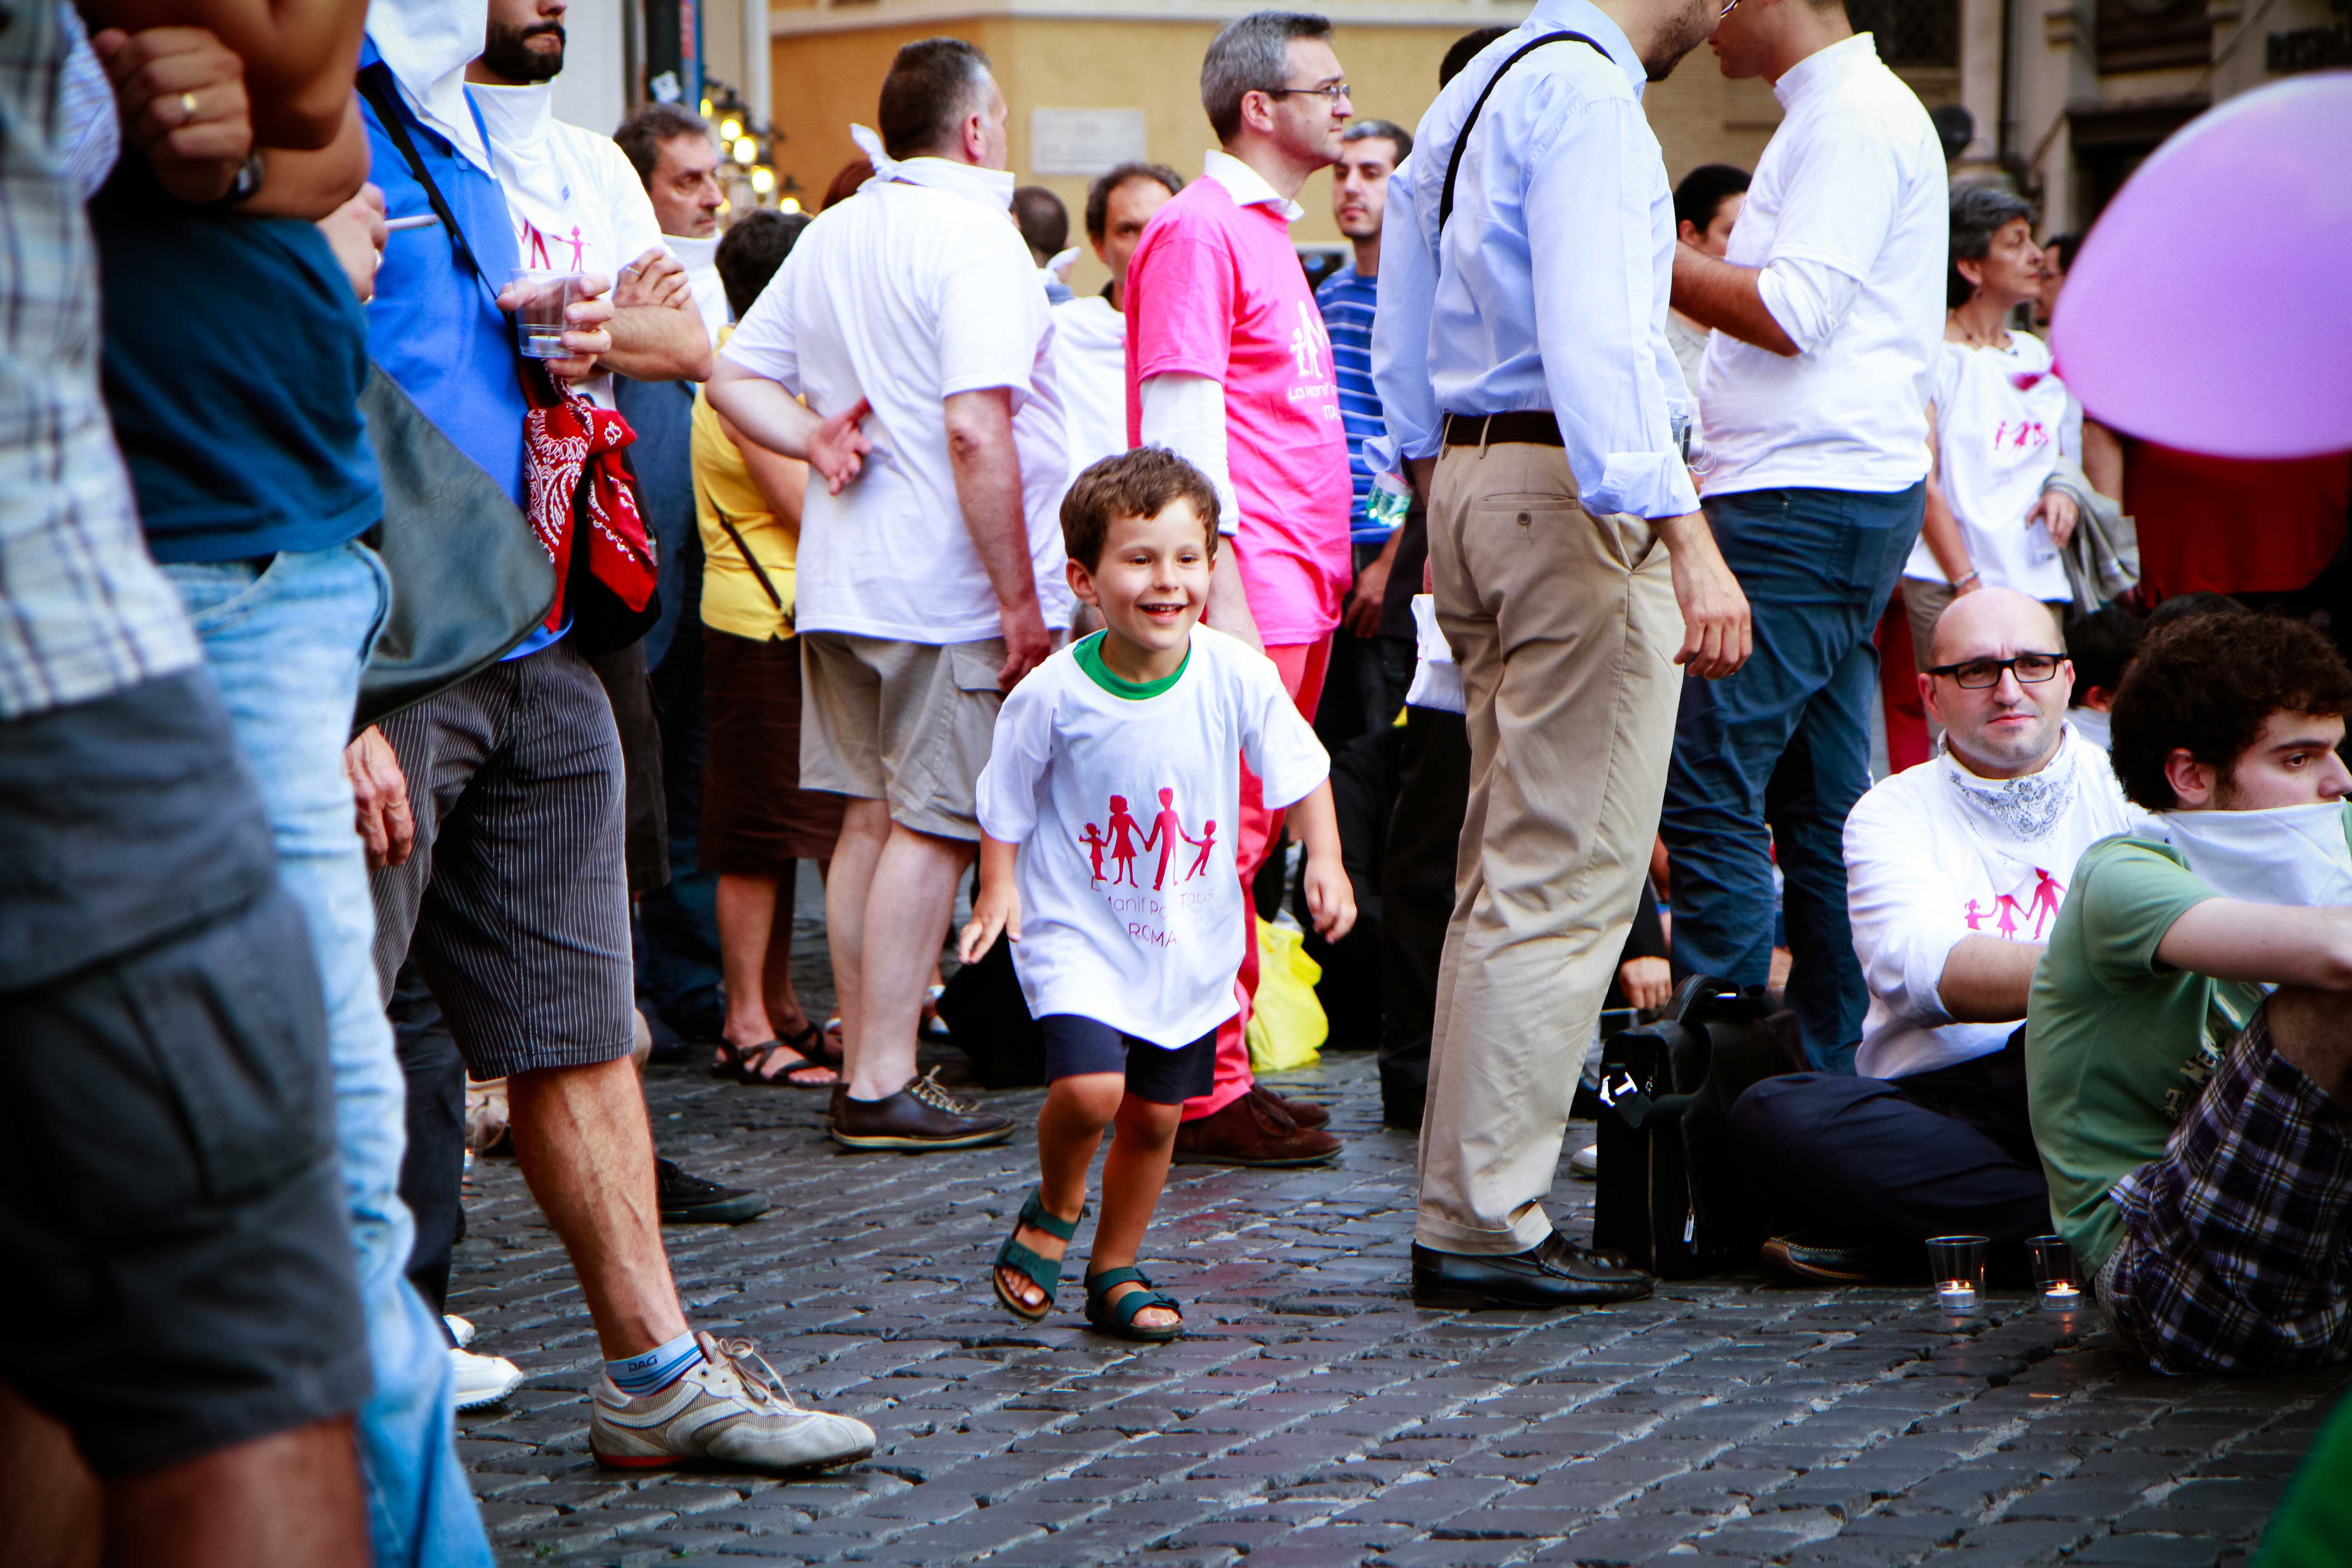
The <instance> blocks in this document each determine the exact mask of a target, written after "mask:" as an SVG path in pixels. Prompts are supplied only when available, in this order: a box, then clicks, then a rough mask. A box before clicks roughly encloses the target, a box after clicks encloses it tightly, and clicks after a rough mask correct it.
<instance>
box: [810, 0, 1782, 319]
mask: <svg viewBox="0 0 2352 1568" xmlns="http://www.w3.org/2000/svg"><path fill="white" fill-rule="evenodd" d="M779 14H780V15H789V14H790V13H789V11H787V10H785V9H784V8H783V7H779ZM1464 31H1465V28H1464V27H1463V26H1459V25H1455V24H1447V25H1444V26H1348V25H1345V24H1341V25H1340V26H1338V27H1337V28H1336V29H1335V31H1334V33H1333V37H1332V46H1333V47H1334V48H1335V49H1337V50H1338V52H1339V63H1340V65H1341V67H1342V68H1344V69H1345V70H1346V71H1347V73H1348V81H1349V86H1350V87H1351V88H1352V89H1353V99H1354V102H1355V108H1356V112H1357V113H1358V114H1359V115H1363V116H1368V117H1376V118H1379V119H1382V120H1393V121H1396V122H1397V123H1399V124H1401V125H1402V126H1404V127H1405V128H1406V129H1408V130H1410V129H1412V127H1413V126H1414V124H1415V123H1416V122H1418V121H1419V120H1420V119H1421V116H1422V114H1423V111H1424V110H1427V109H1428V108H1429V104H1430V100H1432V99H1433V98H1435V97H1436V96H1437V64H1438V61H1439V60H1441V59H1443V58H1444V55H1445V50H1446V48H1447V47H1448V46H1449V45H1451V44H1452V43H1453V41H1454V39H1455V38H1456V37H1460V36H1461V35H1462V33H1463V32H1464ZM1216 32H1217V27H1216V25H1215V24H1211V23H1196V22H1152V21H1099V20H1079V19H1064V18H1058V17H1056V18H1044V17H1029V16H1024V17H986V18H980V19H975V20H967V21H963V22H959V23H955V24H952V25H948V26H938V25H916V26H875V27H861V28H858V29H856V30H843V31H837V32H823V33H802V34H794V35H788V36H783V37H778V38H777V39H776V41H775V49H774V57H773V67H772V71H773V75H772V83H773V91H774V107H773V110H772V119H773V120H774V122H775V125H776V128H777V129H778V130H779V131H781V132H783V140H782V144H781V145H780V146H778V147H777V149H776V154H775V156H776V166H777V170H778V173H779V174H788V175H790V176H791V177H792V178H793V181H794V182H795V183H796V184H797V186H798V189H799V191H800V193H801V195H802V199H803V201H804V202H806V203H807V204H809V205H812V206H814V204H815V201H816V199H817V197H818V196H820V195H822V194H823V193H824V188H825V186H826V184H829V183H830V182H831V180H832V178H833V175H834V173H835V170H837V169H839V168H840V167H841V165H842V164H843V163H846V162H848V161H849V160H850V159H851V158H853V157H855V156H856V151H857V150H856V146H855V144H853V143H852V142H851V141H850V140H849V125H850V122H851V121H857V122H859V123H861V124H866V125H871V124H873V123H874V118H875V104H876V100H877V95H878V94H879V92H880V90H881V85H882V78H883V76H884V74H885V73H886V72H887V70H888V69H889V66H890V59H891V57H892V56H893V55H894V54H896V53H897V52H898V48H899V47H900V46H901V45H904V44H908V43H911V42H913V41H914V40H915V39H917V38H922V37H933V36H935V35H937V34H940V33H946V34H950V35H952V36H954V37H961V38H966V39H969V40H970V41H971V42H972V43H973V44H976V45H978V46H979V47H981V48H982V50H984V51H986V53H987V54H988V56H989V58H991V59H992V61H994V62H995V67H996V78H997V81H998V83H999V84H1000V85H1001V86H1002V87H1003V89H1004V96H1005V98H1006V100H1007V101H1009V102H1010V103H1011V105H1012V109H1013V116H1012V122H1011V132H1012V165H1013V173H1014V174H1016V175H1017V176H1018V177H1019V179H1020V180H1021V183H1022V184H1042V185H1045V186H1046V187H1048V188H1049V189H1051V190H1052V191H1053V192H1054V193H1055V195H1059V196H1060V197H1061V198H1062V200H1063V202H1064V203H1065V204H1066V205H1067V206H1068V207H1069V209H1070V232H1071V237H1072V243H1073V244H1078V245H1083V244H1084V235H1083V232H1082V231H1083V228H1084V225H1083V222H1082V215H1083V212H1084V209H1085V205H1086V194H1087V183H1088V182H1087V178H1086V177H1085V176H1082V175H1075V174H1070V175H1045V176H1039V175H1035V174H1032V173H1031V171H1030V168H1029V114H1030V111H1031V110H1035V109H1141V110H1143V113H1144V126H1145V139H1146V149H1147V156H1149V157H1150V158H1151V159H1152V160H1153V161H1155V162H1158V163H1166V164H1168V165H1170V166H1171V168H1173V169H1175V170H1176V172H1177V173H1178V174H1182V175H1183V176H1184V177H1185V178H1187V179H1191V178H1192V177H1193V176H1194V175H1196V174H1199V173H1200V170H1201V154H1202V153H1203V152H1204V151H1205V150H1207V149H1208V148H1209V147H1211V146H1213V145H1214V144H1215V142H1214V138H1213V136H1212V135H1211V133H1210V131H1209V121H1208V117H1207V116H1206V115H1204V114H1203V113H1202V111H1201V100H1200V72H1201V57H1202V53H1203V52H1204V51H1205V50H1206V49H1207V47H1208V45H1209V40H1210V39H1212V38H1213V37H1216ZM1644 102H1645V105H1646V107H1647V109H1648V110H1649V116H1650V123H1651V126H1652V127H1653V129H1654V130H1655V131H1656V132H1657V136H1658V142H1659V145H1660V147H1661V148H1662V149H1663V151H1664V155H1665V163H1666V173H1667V177H1668V178H1669V179H1679V178H1680V177H1681V176H1682V174H1684V173H1685V171H1687V170H1688V169H1690V168H1691V167H1692V166H1694V165H1696V164H1698V163H1737V164H1738V165H1740V166H1741V167H1743V168H1753V167H1755V164H1756V159H1757V156H1758V155H1759V153H1762V152H1763V150H1764V143H1765V142H1767V141H1768V140H1769V138H1770V136H1771V134H1772V130H1773V128H1774V127H1775V126H1776V125H1778V124H1779V123H1780V105H1779V104H1778V103H1777V102H1776V101H1775V100H1774V99H1773V97H1772V94H1771V92H1770V90H1769V89H1767V88H1766V87H1765V86H1764V85H1763V84H1762V83H1761V82H1757V81H1741V82H1731V81H1726V80H1724V79H1723V77H1722V75H1721V73H1720V72H1718V71H1717V69H1716V66H1715V58H1714V56H1713V55H1712V54H1710V53H1709V52H1708V51H1707V50H1706V48H1705V47H1701V48H1699V49H1698V50H1697V51H1696V52H1695V53H1693V54H1692V56H1691V57H1690V58H1688V59H1686V60H1685V61H1684V62H1683V64H1682V66H1681V68H1679V69H1677V70H1676V71H1675V74H1674V75H1673V76H1672V77H1670V78H1669V79H1666V80H1665V81H1663V82H1654V83H1652V84H1651V86H1650V89H1649V91H1648V95H1647V97H1646V99H1645V100H1644ZM1299 202H1300V204H1301V205H1304V206H1305V207H1306V208H1307V216H1306V217H1305V218H1304V219H1302V220H1300V222H1299V223H1298V224H1297V226H1296V227H1294V228H1293V229H1292V231H1291V232H1292V234H1293V235H1294V236H1295V237H1297V239H1298V240H1300V241H1301V242H1302V243H1305V242H1312V241H1336V240H1338V239H1339V230H1338V229H1337V228H1336V227H1335V226H1333V224H1332V221H1331V181H1330V176H1329V175H1328V174H1318V175H1316V176H1315V177H1314V178H1312V179H1310V180H1309V181H1307V188H1306V190H1305V191H1303V192H1302V193H1300V195H1299ZM1108 276H1109V275H1108V272H1106V271H1105V270H1104V268H1102V266H1101V265H1100V264H1099V263H1097V261H1096V260H1095V258H1094V257H1093V254H1092V253H1091V251H1089V252H1088V253H1087V255H1085V256H1084V257H1083V258H1081V260H1080V262H1079V264H1078V265H1077V266H1076V267H1075V268H1072V270H1071V273H1070V281H1071V283H1072V285H1073V286H1074V287H1076V288H1077V289H1079V290H1081V291H1087V290H1090V289H1098V288H1100V287H1101V286H1102V284H1103V282H1104V280H1105V279H1107V278H1108Z"/></svg>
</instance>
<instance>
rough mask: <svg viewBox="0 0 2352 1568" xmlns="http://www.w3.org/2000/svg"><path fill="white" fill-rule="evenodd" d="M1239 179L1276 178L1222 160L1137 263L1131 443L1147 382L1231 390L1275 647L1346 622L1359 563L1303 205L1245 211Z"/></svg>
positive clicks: (1253, 553) (1168, 213)
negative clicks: (1296, 241)
mask: <svg viewBox="0 0 2352 1568" xmlns="http://www.w3.org/2000/svg"><path fill="white" fill-rule="evenodd" d="M1226 165H1233V166H1234V169H1237V170H1239V174H1232V173H1231V171H1229V170H1227V168H1226ZM1228 174H1230V175H1231V177H1233V178H1234V179H1236V180H1241V181H1244V183H1246V182H1247V181H1256V183H1257V184H1258V185H1259V186H1260V187H1263V185H1264V182H1263V181H1258V180H1257V177H1256V176H1255V174H1254V173H1252V172H1251V171H1249V170H1248V169H1247V167H1246V166H1245V165H1240V164H1238V163H1236V162H1235V161H1234V160H1233V159H1231V158H1228V157H1225V155H1224V154H1223V153H1211V154H1210V160H1209V172H1208V174H1206V175H1205V176H1204V177H1202V178H1201V179H1198V180H1195V181H1193V182H1192V184H1189V185H1187V186H1185V187H1184V189H1183V191H1182V192H1181V194H1180V195H1176V196H1174V197H1172V198H1171V200H1170V201H1169V202H1168V204H1167V205H1165V206H1162V207H1161V208H1160V211H1159V212H1158V213H1157V214H1156V215H1154V216H1153V217H1152V220H1151V223H1150V226H1149V227H1147V228H1146V229H1145V230H1144V231H1143V238H1142V240H1141V242H1140V243H1139V244H1138V245H1137V247H1136V249H1135V257H1134V259H1133V260H1132V261H1130V262H1129V265H1128V273H1127V292H1126V305H1127V345H1128V347H1127V433H1128V439H1129V441H1130V442H1134V443H1138V444H1139V443H1140V442H1141V441H1142V439H1143V404H1142V385H1143V383H1144V382H1146V381H1148V380H1150V378H1152V377H1153V376H1159V375H1197V376H1205V377H1207V378H1208V379H1210V380H1212V381H1214V382H1218V383H1221V384H1223V387H1224V389H1225V427H1226V443H1225V456H1226V462H1227V465H1228V468H1229V469H1230V472H1231V474H1232V477H1233V485H1234V494H1235V497H1236V499H1237V500H1238V501H1239V504H1240V507H1241V514H1242V515H1241V523H1240V527H1239V530H1238V531H1237V532H1235V534H1234V541H1235V544H1236V550H1237V554H1236V561H1237V563H1238V564H1239V566H1240V568H1241V574H1242V584H1243V586H1244V588H1246V589H1247V590H1248V593H1249V601H1250V614H1251V616H1253V618H1255V620H1256V622H1257V628H1258V635H1259V637H1260V638H1261V639H1263V640H1264V641H1265V643H1267V644H1268V645H1270V646H1280V645H1288V644H1298V643H1311V642H1317V641H1319V640H1320V639H1321V638H1322V637H1324V636H1325V635H1326V634H1327V633H1328V632H1329V631H1330V630H1331V628H1332V627H1334V626H1338V625H1339V605H1340V601H1341V599H1342V598H1343V597H1344V596H1345V595H1346V593H1347V591H1348V584H1349V581H1350V579H1351V578H1352V576H1353V566H1354V563H1353V561H1352V558H1351V557H1350V555H1349V543H1348V518H1349V509H1350V507H1351V506H1352V505H1353V504H1354V498H1355V492H1354V489H1353V487H1352V484H1351V481H1350V480H1349V473H1348V436H1347V430H1346V427H1345V426H1342V425H1341V423H1340V420H1339V380H1338V377H1337V376H1336V375H1335V374H1334V373H1333V370H1332V366H1331V339H1330V336H1329V334H1328V333H1327V332H1326V331H1324V330H1323V313H1322V311H1321V310H1318V309H1317V307H1316V304H1315V294H1314V291H1313V290H1312V289H1309V288H1307V274H1306V273H1305V272H1304V271H1303V270H1302V269H1301V268H1300V267H1299V264H1298V253H1297V250H1295V249H1294V248H1292V246H1291V243H1290V222H1289V219H1288V218H1287V217H1286V216H1285V214H1284V211H1283V209H1284V207H1286V206H1288V205H1289V204H1286V203H1282V202H1281V201H1280V198H1279V197H1276V196H1274V193H1273V192H1272V191H1271V190H1270V189H1269V190H1266V191H1265V196H1266V197H1268V198H1272V199H1256V200H1251V201H1249V202H1246V203H1236V202H1235V200H1234V193H1233V192H1232V190H1230V189H1229V188H1228V187H1227V184H1225V178H1226V177H1227V175H1228ZM1253 194H1254V193H1253ZM1293 210H1295V209H1293Z"/></svg>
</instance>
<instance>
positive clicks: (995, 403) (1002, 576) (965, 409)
mask: <svg viewBox="0 0 2352 1568" xmlns="http://www.w3.org/2000/svg"><path fill="white" fill-rule="evenodd" d="M945 402H946V421H947V436H948V466H949V467H950V468H952V469H953V470H954V472H955V488H956V504H957V506H958V507H960V508H961V509H962V511H963V523H964V527H965V528H967V529H969V530H970V531H971V544H972V548H973V549H974V550H975V551H977V552H979V553H980V563H981V567H982V570H984V571H986V572H987V574H988V585H989V587H990V588H991V589H992V590H993V591H994V592H995V595H996V604H997V610H998V616H999V618H1000V619H1001V620H1002V622H1003V627H1004V667H1003V669H1002V670H1000V671H999V672H998V675H997V680H998V683H999V684H1000V685H1002V686H1003V689H1005V690H1007V691H1010V690H1012V689H1013V687H1014V685H1016V684H1017V683H1018V682H1019V681H1020V679H1021V678H1022V677H1023V676H1024V675H1026V674H1028V673H1029V672H1030V671H1031V670H1032V669H1034V668H1036V667H1037V666H1038V665H1039V664H1041V663H1043V662H1044V661H1045V656H1046V655H1047V654H1049V653H1051V652H1053V651H1054V643H1053V639H1052V638H1051V637H1048V636H1047V635H1046V632H1045V613H1044V611H1043V610H1042V609H1040V608H1039V606H1038V603H1037V577H1036V568H1035V565H1034V563H1032V562H1031V560H1030V558H1029V520H1028V518H1027V516H1026V515H1025V514H1024V511H1023V510H1022V499H1021V457H1020V454H1019V452H1018V451H1017V450H1015V448H1014V447H1013V394H1012V391H1011V390H1010V389H1009V388H1006V387H1002V386H991V387H982V388H979V389H977V390H975V391H971V392H958V393H954V394H951V395H950V396H949V397H948V398H947V399H946V400H945Z"/></svg>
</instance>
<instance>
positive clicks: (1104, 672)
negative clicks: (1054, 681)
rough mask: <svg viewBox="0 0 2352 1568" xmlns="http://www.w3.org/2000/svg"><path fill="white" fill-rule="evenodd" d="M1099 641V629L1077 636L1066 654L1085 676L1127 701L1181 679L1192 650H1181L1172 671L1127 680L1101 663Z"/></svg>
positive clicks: (1157, 692) (1154, 694) (1189, 665)
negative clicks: (1180, 660)
mask: <svg viewBox="0 0 2352 1568" xmlns="http://www.w3.org/2000/svg"><path fill="white" fill-rule="evenodd" d="M1102 641H1103V634H1102V633H1100V632H1096V633H1094V634H1093V635H1092V636H1090V637H1081V638H1079V639H1078V641H1077V644H1076V646H1075V647H1072V648H1071V649H1070V655H1071V657H1072V658H1076V660H1077V661H1078V668H1080V669H1083V670H1085V671H1086V672H1087V679H1089V680H1091V681H1093V682H1094V683H1095V684H1096V685H1097V686H1099V687H1101V688H1102V689H1104V690H1105V691H1108V692H1109V693H1110V694H1111V695H1112V696H1113V697H1124V698H1126V699H1127V700H1129V701H1130V702H1140V701H1142V700H1144V699H1145V698H1147V697H1157V696H1159V695H1160V693H1161V692H1163V691H1165V690H1167V689H1169V688H1170V687H1171V686H1173V685H1175V684H1176V683H1177V682H1178V681H1180V680H1181V679H1184V672H1185V671H1186V670H1187V669H1190V668H1192V648H1191V647H1189V646H1188V647H1186V648H1185V649H1184V662H1183V663H1181V664H1180V665H1178V666H1177V667H1176V673H1175V674H1173V675H1163V676H1161V677H1160V679H1157V680H1129V679H1127V678H1126V677H1124V676H1122V675H1120V674H1118V672H1117V671H1115V670H1113V669H1112V668H1111V667H1110V666H1108V665H1107V664H1105V663H1104V662H1103V656H1102Z"/></svg>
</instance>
